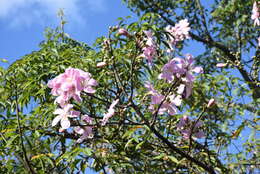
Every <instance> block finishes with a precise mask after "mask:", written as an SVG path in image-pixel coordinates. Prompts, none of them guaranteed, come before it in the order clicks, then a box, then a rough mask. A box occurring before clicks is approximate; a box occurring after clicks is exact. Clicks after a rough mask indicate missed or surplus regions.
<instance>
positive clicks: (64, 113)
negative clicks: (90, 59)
mask: <svg viewBox="0 0 260 174" xmlns="http://www.w3.org/2000/svg"><path fill="white" fill-rule="evenodd" d="M100 66H105V65H104V63H102V65H100ZM97 84H98V83H97V82H96V80H94V79H93V78H92V77H91V74H90V73H88V72H84V71H82V70H80V69H76V68H68V69H66V70H65V72H64V73H62V74H60V75H58V76H57V77H55V78H54V79H52V80H50V81H49V82H48V87H49V88H52V91H51V94H52V95H53V96H57V98H56V99H55V103H58V104H59V105H60V107H61V108H57V109H56V110H55V111H54V112H53V114H55V115H58V116H56V117H55V118H54V120H53V121H52V126H56V125H57V124H58V123H59V122H60V125H61V129H60V132H63V131H64V130H65V129H68V128H70V126H71V123H70V120H69V118H79V116H80V114H81V113H80V112H79V111H75V110H73V105H72V104H70V100H71V99H74V100H75V101H77V102H81V101H82V99H81V96H80V95H81V92H82V91H84V92H86V93H90V94H93V93H95V92H96V91H95V89H94V88H93V87H94V86H97ZM118 102H119V99H117V100H115V101H113V102H112V104H111V106H110V107H109V109H108V113H106V114H104V117H103V120H102V123H101V124H102V125H105V124H106V123H107V121H108V119H109V118H111V117H112V116H113V115H114V113H115V109H114V107H115V105H116V104H117V103H118ZM78 122H79V123H83V124H81V125H80V126H76V127H74V131H75V133H77V134H79V135H81V136H80V138H79V139H78V140H77V143H81V142H82V141H84V140H85V139H87V138H92V137H93V133H92V129H93V125H91V124H93V120H92V118H91V117H89V116H88V115H82V116H81V120H80V121H78ZM84 124H87V125H84Z"/></svg>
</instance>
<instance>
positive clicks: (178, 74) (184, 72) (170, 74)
mask: <svg viewBox="0 0 260 174" xmlns="http://www.w3.org/2000/svg"><path fill="white" fill-rule="evenodd" d="M202 72H203V69H202V68H201V67H197V66H194V59H193V57H192V55H191V54H186V56H185V59H182V58H179V57H176V58H173V59H172V60H170V61H169V62H168V63H167V64H165V65H164V66H163V68H162V73H161V74H160V75H159V77H158V78H159V79H165V80H166V81H167V82H168V83H171V82H173V81H174V80H175V79H181V84H180V85H179V87H178V93H179V94H183V95H184V96H185V98H188V97H189V96H190V95H191V91H192V86H193V85H192V84H193V81H194V80H195V76H194V75H193V73H202Z"/></svg>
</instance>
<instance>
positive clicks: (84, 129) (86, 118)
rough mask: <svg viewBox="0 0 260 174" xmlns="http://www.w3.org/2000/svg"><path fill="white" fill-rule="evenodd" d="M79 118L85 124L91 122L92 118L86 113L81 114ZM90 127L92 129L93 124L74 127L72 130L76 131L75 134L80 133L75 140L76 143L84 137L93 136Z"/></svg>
mask: <svg viewBox="0 0 260 174" xmlns="http://www.w3.org/2000/svg"><path fill="white" fill-rule="evenodd" d="M81 120H82V121H83V122H85V123H87V124H92V123H93V121H92V118H91V117H89V116H88V115H83V116H82V117H81ZM92 129H93V126H82V127H80V126H77V127H75V128H74V131H75V132H76V133H77V134H80V135H81V137H80V138H79V139H78V140H77V143H81V142H82V141H84V140H85V139H87V138H93V133H92Z"/></svg>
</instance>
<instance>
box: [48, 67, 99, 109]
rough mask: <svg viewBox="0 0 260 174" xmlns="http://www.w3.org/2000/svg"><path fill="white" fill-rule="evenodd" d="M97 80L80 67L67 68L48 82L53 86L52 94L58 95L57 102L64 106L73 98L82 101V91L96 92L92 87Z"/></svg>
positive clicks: (49, 85) (50, 86)
mask: <svg viewBox="0 0 260 174" xmlns="http://www.w3.org/2000/svg"><path fill="white" fill-rule="evenodd" d="M96 85H97V82H96V81H95V80H94V79H93V78H91V74H90V73H88V72H84V71H82V70H80V69H75V68H67V69H66V70H65V72H64V73H62V74H60V75H59V76H57V77H55V78H54V79H52V80H50V81H49V82H48V87H49V88H52V91H51V93H52V95H54V96H58V97H57V98H56V100H55V103H59V104H60V106H61V107H64V106H65V105H66V104H67V103H68V102H69V100H70V99H71V98H73V99H74V100H76V101H78V102H80V101H81V97H80V92H81V91H85V92H87V93H94V92H95V90H94V89H93V88H92V87H93V86H96Z"/></svg>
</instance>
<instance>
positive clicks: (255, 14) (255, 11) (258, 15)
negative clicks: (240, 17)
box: [251, 2, 260, 26]
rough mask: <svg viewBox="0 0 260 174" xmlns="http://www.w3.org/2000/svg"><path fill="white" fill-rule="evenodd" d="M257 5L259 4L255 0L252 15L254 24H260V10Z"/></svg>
mask: <svg viewBox="0 0 260 174" xmlns="http://www.w3.org/2000/svg"><path fill="white" fill-rule="evenodd" d="M257 5H258V4H257V2H254V5H253V9H252V15H251V19H252V20H253V21H254V26H260V21H259V18H260V11H259V9H258V7H257Z"/></svg>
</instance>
